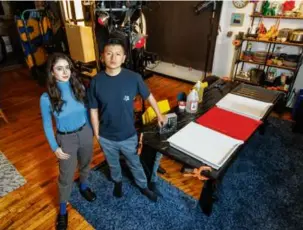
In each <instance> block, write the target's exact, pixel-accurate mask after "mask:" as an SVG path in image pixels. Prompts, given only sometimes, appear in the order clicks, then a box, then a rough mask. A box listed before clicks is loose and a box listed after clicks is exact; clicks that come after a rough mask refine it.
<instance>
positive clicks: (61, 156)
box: [55, 148, 70, 160]
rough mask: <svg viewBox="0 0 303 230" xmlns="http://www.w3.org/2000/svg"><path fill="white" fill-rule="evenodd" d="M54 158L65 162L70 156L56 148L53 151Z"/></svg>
mask: <svg viewBox="0 0 303 230" xmlns="http://www.w3.org/2000/svg"><path fill="white" fill-rule="evenodd" d="M55 154H56V157H58V158H59V159H61V160H67V159H68V158H70V155H69V154H67V153H65V152H63V150H62V149H61V148H57V149H56V151H55Z"/></svg>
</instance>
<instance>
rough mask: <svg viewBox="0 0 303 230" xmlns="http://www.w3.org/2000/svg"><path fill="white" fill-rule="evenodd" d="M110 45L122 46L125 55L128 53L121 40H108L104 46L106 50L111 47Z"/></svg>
mask: <svg viewBox="0 0 303 230" xmlns="http://www.w3.org/2000/svg"><path fill="white" fill-rule="evenodd" d="M110 45H120V46H122V48H123V51H124V53H126V49H125V44H124V41H123V40H122V39H120V38H109V39H108V40H107V42H106V43H105V45H104V49H105V47H106V46H110Z"/></svg>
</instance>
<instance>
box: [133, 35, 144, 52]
mask: <svg viewBox="0 0 303 230" xmlns="http://www.w3.org/2000/svg"><path fill="white" fill-rule="evenodd" d="M131 44H132V48H133V49H141V48H143V47H144V46H145V44H146V36H145V35H143V34H141V33H134V32H132V33H131Z"/></svg>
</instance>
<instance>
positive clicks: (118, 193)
mask: <svg viewBox="0 0 303 230" xmlns="http://www.w3.org/2000/svg"><path fill="white" fill-rule="evenodd" d="M113 195H114V196H115V197H118V198H120V197H122V195H123V194H122V182H121V181H120V182H115V187H114V191H113Z"/></svg>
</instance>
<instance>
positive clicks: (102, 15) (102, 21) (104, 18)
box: [98, 11, 109, 26]
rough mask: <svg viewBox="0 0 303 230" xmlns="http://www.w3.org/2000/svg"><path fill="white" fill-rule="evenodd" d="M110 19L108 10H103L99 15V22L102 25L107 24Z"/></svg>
mask: <svg viewBox="0 0 303 230" xmlns="http://www.w3.org/2000/svg"><path fill="white" fill-rule="evenodd" d="M108 19H109V14H108V13H107V12H105V11H104V12H101V13H100V15H99V17H98V23H99V24H100V25H101V26H106V25H107V22H108Z"/></svg>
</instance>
